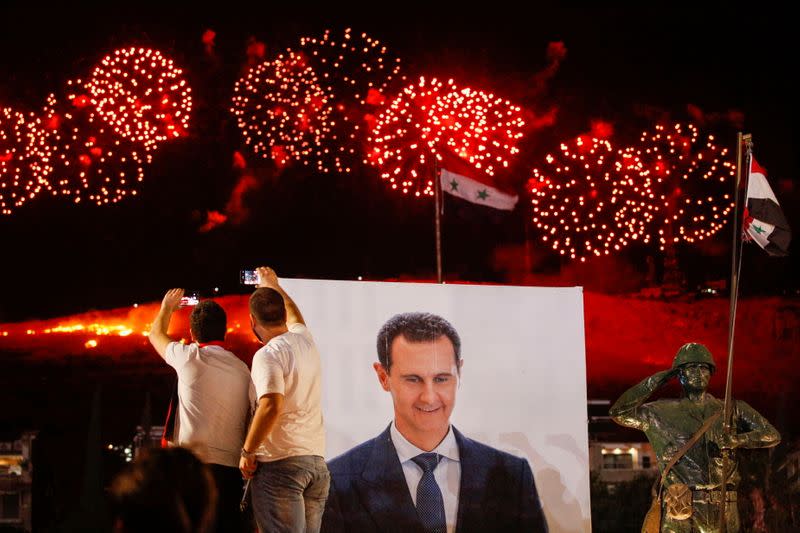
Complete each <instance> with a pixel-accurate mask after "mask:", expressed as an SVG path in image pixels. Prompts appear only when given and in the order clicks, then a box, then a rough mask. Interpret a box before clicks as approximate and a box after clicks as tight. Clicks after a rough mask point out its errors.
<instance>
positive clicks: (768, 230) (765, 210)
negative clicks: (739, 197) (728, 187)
mask: <svg viewBox="0 0 800 533" xmlns="http://www.w3.org/2000/svg"><path fill="white" fill-rule="evenodd" d="M746 205H747V207H746V208H745V212H744V237H745V239H746V240H753V241H755V242H756V244H758V245H759V246H760V247H762V248H763V249H764V250H766V251H767V253H769V254H770V255H775V256H786V255H789V241H791V238H792V234H791V231H790V230H789V224H788V222H786V217H785V216H783V210H781V206H780V204H778V199H777V198H775V194H774V193H773V192H772V188H770V186H769V183H768V182H767V171H766V170H764V169H763V168H762V167H761V165H759V164H758V163H757V162H756V160H755V158H753V157H751V158H750V172H749V179H748V181H747V199H746Z"/></svg>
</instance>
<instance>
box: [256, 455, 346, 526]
mask: <svg viewBox="0 0 800 533" xmlns="http://www.w3.org/2000/svg"><path fill="white" fill-rule="evenodd" d="M330 484H331V475H330V472H328V466H327V465H326V464H325V459H323V458H322V457H319V456H317V455H302V456H298V457H288V458H286V459H281V460H279V461H271V462H268V463H258V468H257V469H256V474H255V476H254V477H253V481H252V487H251V489H252V499H253V514H254V515H255V517H256V523H257V524H258V529H259V530H260V531H261V532H262V533H318V532H319V529H320V526H321V524H322V513H323V511H324V510H325V500H327V499H328V489H329V488H330Z"/></svg>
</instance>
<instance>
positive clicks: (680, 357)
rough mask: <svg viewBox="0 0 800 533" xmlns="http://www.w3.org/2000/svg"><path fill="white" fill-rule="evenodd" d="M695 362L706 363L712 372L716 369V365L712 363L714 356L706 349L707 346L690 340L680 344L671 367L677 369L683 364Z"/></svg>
mask: <svg viewBox="0 0 800 533" xmlns="http://www.w3.org/2000/svg"><path fill="white" fill-rule="evenodd" d="M697 363H702V364H706V365H708V366H709V367H710V368H711V373H712V374H713V373H714V371H715V370H716V369H717V365H716V364H714V358H713V357H712V356H711V352H710V351H708V348H706V347H705V346H703V345H702V344H698V343H696V342H690V343H687V344H684V345H683V346H681V348H680V350H678V353H676V354H675V359H673V361H672V368H674V369H677V368H680V367H682V366H683V365H688V364H697Z"/></svg>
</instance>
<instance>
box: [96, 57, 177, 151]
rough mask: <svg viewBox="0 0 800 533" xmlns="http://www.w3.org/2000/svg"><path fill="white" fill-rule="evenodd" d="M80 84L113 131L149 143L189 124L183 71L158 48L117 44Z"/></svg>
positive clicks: (151, 145) (138, 141)
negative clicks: (82, 84) (119, 45)
mask: <svg viewBox="0 0 800 533" xmlns="http://www.w3.org/2000/svg"><path fill="white" fill-rule="evenodd" d="M84 87H85V89H86V91H87V92H88V94H89V95H90V96H91V104H92V106H93V107H94V109H95V110H96V112H97V114H98V115H99V116H100V117H102V118H103V120H105V121H106V123H107V124H109V125H110V126H111V127H112V128H113V129H114V133H116V134H117V135H119V136H121V137H124V138H126V139H130V140H133V141H136V142H137V143H140V144H142V145H143V146H145V147H147V148H153V147H155V146H156V144H157V143H159V142H162V141H165V140H169V139H173V138H176V137H180V136H182V135H184V134H185V132H186V130H187V129H188V127H189V117H190V116H191V111H192V97H191V88H190V87H189V85H188V83H187V82H186V80H185V79H184V77H183V71H182V70H181V69H180V68H177V67H176V66H175V64H174V63H173V61H172V60H171V59H169V58H167V57H164V56H163V55H162V54H161V53H160V52H159V51H158V50H153V49H150V48H123V49H119V50H115V51H114V52H113V53H112V54H109V55H108V56H106V57H104V58H103V59H102V60H101V61H100V63H99V64H98V65H97V66H96V67H95V68H94V70H93V71H92V74H91V76H90V78H89V79H88V80H87V82H86V84H85V86H84ZM81 97H82V96H81Z"/></svg>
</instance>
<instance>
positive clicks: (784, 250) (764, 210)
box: [747, 198, 792, 257]
mask: <svg viewBox="0 0 800 533" xmlns="http://www.w3.org/2000/svg"><path fill="white" fill-rule="evenodd" d="M747 210H748V211H749V213H750V216H751V217H753V218H754V219H755V220H760V221H762V222H766V223H767V224H772V225H773V226H775V229H774V230H773V232H772V233H770V235H769V237H767V240H768V241H769V244H767V246H766V247H765V248H764V249H765V250H766V251H767V253H769V254H770V255H775V256H780V257H783V256H786V255H789V243H790V242H791V240H792V232H791V231H790V229H789V223H788V222H787V221H786V217H785V216H784V215H783V210H782V209H781V206H779V205H778V204H776V203H775V202H773V201H772V200H771V199H769V198H748V200H747Z"/></svg>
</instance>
